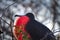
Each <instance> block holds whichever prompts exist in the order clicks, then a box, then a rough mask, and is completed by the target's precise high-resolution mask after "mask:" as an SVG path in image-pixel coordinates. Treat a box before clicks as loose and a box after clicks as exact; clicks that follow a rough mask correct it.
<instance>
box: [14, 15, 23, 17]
mask: <svg viewBox="0 0 60 40" xmlns="http://www.w3.org/2000/svg"><path fill="white" fill-rule="evenodd" d="M21 16H24V15H15V17H21Z"/></svg>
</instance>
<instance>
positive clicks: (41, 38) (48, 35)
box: [16, 13, 56, 40]
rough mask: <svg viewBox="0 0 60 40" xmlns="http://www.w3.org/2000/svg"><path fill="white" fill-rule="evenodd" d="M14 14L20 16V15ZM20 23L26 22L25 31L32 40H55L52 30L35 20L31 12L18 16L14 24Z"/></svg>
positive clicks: (18, 24)
mask: <svg viewBox="0 0 60 40" xmlns="http://www.w3.org/2000/svg"><path fill="white" fill-rule="evenodd" d="M16 16H18V17H21V16H20V15H16ZM27 21H28V22H27ZM20 24H26V27H25V29H26V32H28V33H29V34H30V36H31V38H32V40H56V39H55V36H54V34H53V32H52V31H50V30H49V29H48V28H47V27H46V26H45V25H43V24H42V23H40V22H38V21H36V20H35V18H34V15H33V14H32V13H27V14H26V15H25V16H22V17H21V18H19V19H18V21H17V23H16V26H20Z"/></svg>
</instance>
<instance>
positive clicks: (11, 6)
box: [0, 0, 60, 40]
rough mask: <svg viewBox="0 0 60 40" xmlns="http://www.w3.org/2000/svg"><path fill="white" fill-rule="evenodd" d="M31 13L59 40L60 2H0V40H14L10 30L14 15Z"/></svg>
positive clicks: (22, 0) (46, 0)
mask: <svg viewBox="0 0 60 40" xmlns="http://www.w3.org/2000/svg"><path fill="white" fill-rule="evenodd" d="M28 12H31V13H33V14H34V16H35V20H37V21H38V22H41V23H42V24H44V25H45V26H46V27H47V28H49V29H50V30H51V31H52V32H53V33H54V35H55V37H56V39H57V40H60V0H0V30H1V31H3V33H2V34H0V40H15V38H14V36H13V33H12V28H13V27H14V21H15V19H16V18H15V17H14V16H15V15H16V14H17V15H25V14H26V13H28Z"/></svg>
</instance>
